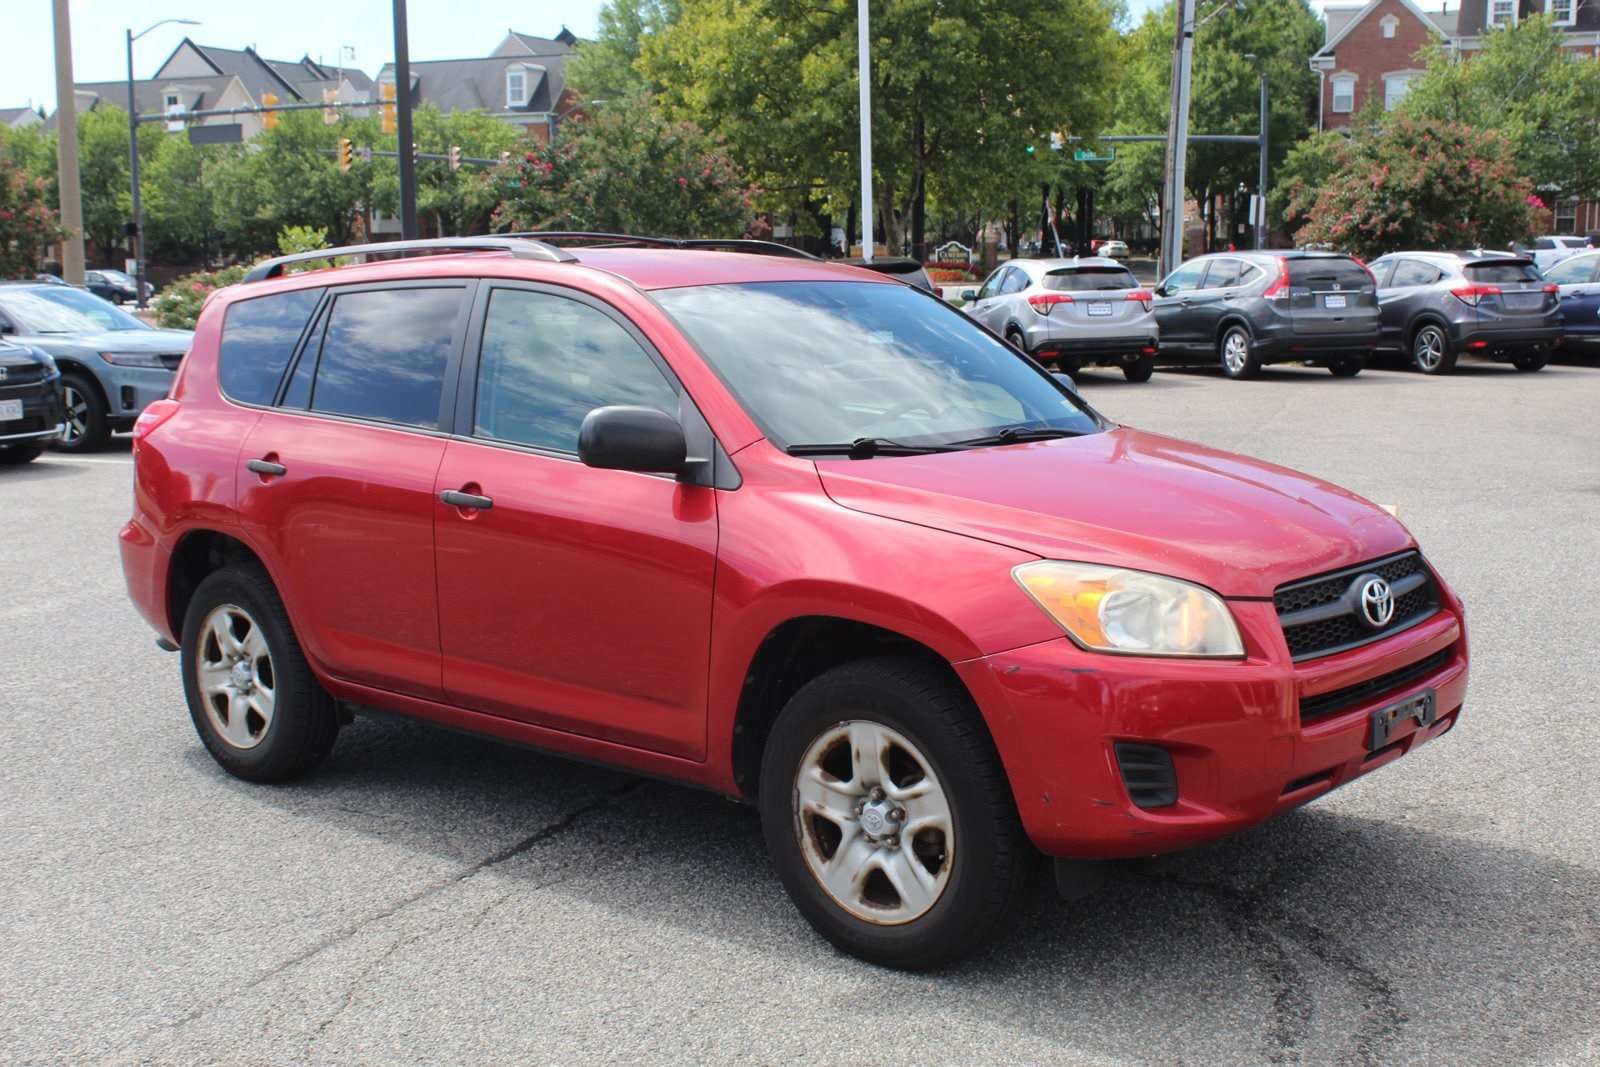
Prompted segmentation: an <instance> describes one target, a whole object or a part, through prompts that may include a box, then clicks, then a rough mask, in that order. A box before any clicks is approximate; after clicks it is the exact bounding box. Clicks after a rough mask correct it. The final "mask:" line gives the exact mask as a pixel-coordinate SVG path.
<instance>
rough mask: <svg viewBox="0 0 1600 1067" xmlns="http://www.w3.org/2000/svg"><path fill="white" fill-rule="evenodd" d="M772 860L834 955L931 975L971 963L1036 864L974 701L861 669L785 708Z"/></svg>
mask: <svg viewBox="0 0 1600 1067" xmlns="http://www.w3.org/2000/svg"><path fill="white" fill-rule="evenodd" d="M760 800H761V817H762V826H763V829H764V831H765V833H766V838H767V847H768V848H769V849H770V850H771V853H772V858H773V863H774V865H775V866H776V867H777V870H778V876H779V878H780V879H781V880H782V881H783V885H784V888H785V889H786V890H787V891H788V893H789V896H790V898H791V899H792V900H793V901H794V903H795V906H796V907H797V908H798V909H799V910H800V913H801V914H802V915H804V916H805V918H806V919H807V920H808V921H809V922H810V923H811V925H812V926H813V927H815V928H816V929H817V931H818V932H819V933H820V934H822V936H824V937H826V938H827V939H828V940H829V941H831V942H832V943H833V944H834V945H835V946H837V947H838V948H840V949H842V950H843V951H845V952H848V953H850V954H851V955H854V956H858V957H860V958H861V959H864V960H868V961H870V962H873V963H878V964H883V965H885V966H889V967H904V968H913V969H916V968H924V967H931V966H933V965H935V964H938V963H942V962H946V961H948V960H952V959H956V958H959V957H960V956H963V955H965V954H967V953H969V952H971V951H972V950H973V949H975V948H976V947H977V946H978V945H979V944H980V943H982V941H983V940H984V939H985V938H987V937H988V935H989V934H990V933H991V932H992V931H993V930H994V929H995V928H996V927H997V926H998V925H999V924H1000V923H1001V921H1002V920H1003V919H1004V918H1005V917H1006V915H1007V913H1008V912H1009V911H1010V910H1011V908H1012V907H1013V905H1014V904H1015V902H1016V900H1017V898H1018V897H1019V896H1020V894H1021V892H1022V890H1023V889H1024V888H1025V887H1026V885H1027V884H1028V877H1027V876H1028V873H1029V871H1030V870H1031V868H1032V864H1033V860H1034V858H1035V856H1034V853H1033V846H1032V845H1031V844H1030V843H1029V842H1028V841H1027V839H1026V837H1025V835H1024V833H1023V830H1022V827H1021V825H1020V823H1019V821H1018V819H1017V814H1016V808H1015V806H1014V804H1013V802H1012V798H1011V791H1010V786H1009V783H1008V782H1007V780H1006V777H1005V775H1004V773H1003V772H1002V771H1001V769H1000V765H999V759H998V756H997V755H996V753H995V751H994V747H993V744H992V742H991V741H990V739H989V736H988V733H987V731H986V730H985V729H984V726H983V723H982V721H981V719H980V718H979V714H978V711H977V709H976V708H975V707H974V706H973V704H972V701H971V698H970V697H969V696H968V695H967V693H966V692H965V690H963V689H962V688H961V687H960V686H959V685H958V684H956V683H955V682H954V680H952V679H950V678H948V677H947V676H945V675H944V674H942V673H940V672H938V671H936V670H934V669H932V668H930V667H927V666H925V665H922V664H919V663H915V662H912V661H909V660H900V659H872V660H861V661H857V662H855V663H850V664H846V665H844V666H842V667H837V668H834V669H833V670H831V671H828V672H826V673H824V674H822V675H820V676H819V677H817V678H815V679H813V680H812V681H811V682H809V683H808V684H807V685H805V686H804V687H803V688H801V690H800V691H799V692H798V693H796V694H795V696H794V697H793V698H792V699H791V700H790V701H789V703H788V704H787V705H786V706H785V707H784V709H783V711H782V713H781V714H780V715H779V718H778V721H777V723H776V725H775V726H774V727H773V731H772V734H771V736H770V737H769V738H768V741H767V746H766V751H765V755H764V758H763V762H762V768H761V797H760Z"/></svg>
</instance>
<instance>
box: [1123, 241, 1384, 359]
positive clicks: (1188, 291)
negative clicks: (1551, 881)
mask: <svg viewBox="0 0 1600 1067" xmlns="http://www.w3.org/2000/svg"><path fill="white" fill-rule="evenodd" d="M1377 288H1378V287H1377V283H1376V282H1375V281H1374V280H1373V278H1372V274H1371V273H1370V272H1369V271H1368V270H1367V268H1366V267H1364V266H1362V265H1361V262H1360V261H1359V260H1357V259H1355V258H1353V257H1351V256H1347V255H1343V254H1341V253H1337V252H1298V251H1296V252H1288V251H1286V252H1214V253H1212V254H1210V255H1205V256H1199V257H1197V258H1195V259H1191V260H1189V261H1188V262H1187V263H1185V264H1183V265H1182V266H1181V267H1179V268H1178V269H1177V270H1175V271H1173V272H1172V273H1171V274H1169V275H1167V277H1166V279H1165V280H1164V281H1162V283H1161V284H1160V285H1158V286H1156V289H1155V295H1156V320H1157V322H1158V323H1159V324H1160V327H1161V354H1160V356H1159V357H1158V358H1159V361H1160V362H1161V363H1163V364H1173V363H1210V362H1214V361H1219V360H1220V361H1221V363H1222V371H1223V373H1224V374H1226V375H1227V376H1228V377H1230V378H1253V377H1254V376H1255V375H1256V374H1257V373H1258V372H1259V371H1260V370H1261V367H1262V365H1263V364H1266V363H1291V362H1303V363H1307V364H1312V365H1315V366H1321V367H1327V368H1328V370H1329V371H1331V372H1332V373H1333V374H1334V375H1335V376H1336V377H1340V378H1349V377H1351V376H1353V375H1356V374H1360V373H1361V368H1362V367H1364V366H1365V365H1366V361H1367V357H1368V356H1370V355H1371V354H1372V352H1373V350H1374V348H1375V347H1376V345H1377V343H1378V296H1377Z"/></svg>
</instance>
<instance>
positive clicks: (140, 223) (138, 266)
mask: <svg viewBox="0 0 1600 1067" xmlns="http://www.w3.org/2000/svg"><path fill="white" fill-rule="evenodd" d="M169 22H177V23H180V24H182V25H184V26H198V25H200V23H198V22H196V21H195V20H194V19H162V20H161V21H160V22H157V23H155V24H153V25H150V26H146V27H145V28H144V29H142V30H140V31H139V32H138V33H134V32H133V30H131V29H130V30H128V173H129V176H130V181H131V182H132V184H133V232H132V233H131V234H129V236H130V237H132V238H133V291H134V294H135V296H136V298H137V300H138V304H137V305H136V306H137V307H139V308H140V309H143V308H144V307H145V297H144V214H143V212H142V211H141V210H140V206H139V105H138V104H137V103H135V101H134V98H133V42H135V41H137V40H138V39H139V38H141V37H143V36H144V35H145V34H147V33H149V32H150V31H151V30H153V29H155V28H156V27H157V26H165V25H166V24H167V23H169Z"/></svg>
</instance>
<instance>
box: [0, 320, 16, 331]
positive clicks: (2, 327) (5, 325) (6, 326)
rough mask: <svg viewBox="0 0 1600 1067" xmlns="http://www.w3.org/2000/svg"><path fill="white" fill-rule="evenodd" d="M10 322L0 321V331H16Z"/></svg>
mask: <svg viewBox="0 0 1600 1067" xmlns="http://www.w3.org/2000/svg"><path fill="white" fill-rule="evenodd" d="M16 332H17V331H16V330H15V329H13V328H12V325H11V324H10V323H9V322H0V333H16Z"/></svg>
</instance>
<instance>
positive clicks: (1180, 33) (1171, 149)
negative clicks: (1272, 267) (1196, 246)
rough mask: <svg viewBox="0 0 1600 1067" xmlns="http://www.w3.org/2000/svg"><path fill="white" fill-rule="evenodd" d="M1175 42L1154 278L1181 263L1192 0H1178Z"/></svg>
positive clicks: (1187, 143) (1164, 274)
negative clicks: (1158, 246)
mask: <svg viewBox="0 0 1600 1067" xmlns="http://www.w3.org/2000/svg"><path fill="white" fill-rule="evenodd" d="M1177 14H1178V26H1177V39H1176V40H1175V41H1174V42H1173V46H1172V100H1171V104H1170V108H1169V114H1168V121H1167V166H1166V178H1167V181H1166V187H1165V190H1164V192H1163V202H1162V205H1161V256H1160V258H1159V259H1158V260H1157V264H1156V274H1157V277H1162V278H1164V277H1166V276H1167V275H1168V274H1170V273H1171V272H1172V271H1173V270H1175V269H1176V268H1177V266H1178V264H1179V263H1181V262H1183V198H1184V189H1185V186H1186V185H1187V181H1186V175H1185V174H1184V169H1185V164H1186V162H1187V160H1188V155H1189V79H1190V65H1191V63H1192V62H1193V57H1194V31H1195V25H1194V0H1178V3H1177Z"/></svg>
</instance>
